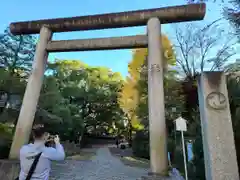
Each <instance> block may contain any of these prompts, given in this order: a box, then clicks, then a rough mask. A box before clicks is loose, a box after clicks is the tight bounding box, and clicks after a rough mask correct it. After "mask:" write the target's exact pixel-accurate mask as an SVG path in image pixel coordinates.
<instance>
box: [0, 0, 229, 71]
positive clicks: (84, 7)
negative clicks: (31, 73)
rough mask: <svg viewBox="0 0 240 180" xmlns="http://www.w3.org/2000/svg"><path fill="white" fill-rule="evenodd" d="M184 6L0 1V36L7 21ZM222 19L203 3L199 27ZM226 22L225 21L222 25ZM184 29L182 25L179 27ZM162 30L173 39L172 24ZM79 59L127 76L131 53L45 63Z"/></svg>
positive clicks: (57, 36) (177, 0) (141, 1)
mask: <svg viewBox="0 0 240 180" xmlns="http://www.w3.org/2000/svg"><path fill="white" fill-rule="evenodd" d="M182 4H186V1H184V0H121V1H113V0H41V1H32V0H3V1H2V2H1V11H0V33H2V32H3V31H4V29H5V28H6V27H8V26H9V24H10V23H11V22H15V21H27V20H39V19H50V18H59V17H72V16H81V15H92V14H102V13H111V12H122V11H130V10H139V9H149V8H159V7H164V6H173V5H182ZM221 16H222V5H221V6H220V5H219V4H218V3H210V2H208V3H207V13H206V16H205V19H204V20H203V21H201V22H200V23H201V24H207V23H210V22H212V21H214V20H216V19H218V18H219V17H221ZM226 23H227V22H226ZM180 25H181V26H182V25H183V26H184V23H181V24H180ZM162 31H163V33H164V34H166V35H167V36H168V37H169V38H170V40H171V38H172V37H173V25H170V24H167V25H163V27H162ZM145 33H146V27H133V28H119V29H108V30H95V31H81V32H67V33H54V35H53V40H66V39H87V38H97V37H116V36H127V35H137V34H145ZM54 59H69V60H70V59H71V60H81V61H83V62H85V63H87V64H89V65H93V66H107V67H109V68H110V69H112V71H114V72H121V74H122V75H123V76H126V75H127V66H128V62H129V61H131V59H132V50H111V51H88V52H68V53H51V54H50V55H49V60H50V61H52V60H54Z"/></svg>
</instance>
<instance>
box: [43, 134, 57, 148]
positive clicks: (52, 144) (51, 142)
mask: <svg viewBox="0 0 240 180" xmlns="http://www.w3.org/2000/svg"><path fill="white" fill-rule="evenodd" d="M54 138H55V135H49V137H48V139H47V141H46V142H45V146H46V147H55V142H54Z"/></svg>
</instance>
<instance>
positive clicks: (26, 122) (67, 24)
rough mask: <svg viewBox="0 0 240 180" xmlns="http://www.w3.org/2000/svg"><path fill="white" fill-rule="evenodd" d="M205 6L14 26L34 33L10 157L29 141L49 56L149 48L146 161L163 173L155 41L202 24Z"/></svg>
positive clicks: (164, 147)
mask: <svg viewBox="0 0 240 180" xmlns="http://www.w3.org/2000/svg"><path fill="white" fill-rule="evenodd" d="M205 11H206V6H205V4H204V3H201V4H190V5H183V6H173V7H164V8H157V9H147V10H139V11H129V12H121V13H111V14H101V15H91V16H80V17H71V18H59V19H46V20H38V21H27V22H14V23H11V25H10V30H11V33H12V34H14V35H23V34H38V33H40V37H39V42H38V44H37V48H36V53H35V57H34V62H33V66H32V73H31V75H30V77H29V80H28V84H27V87H26V91H25V95H24V98H23V103H22V107H21V111H20V114H19V118H18V122H17V127H16V131H15V134H14V138H13V143H12V146H11V150H10V155H9V158H10V159H16V158H18V154H19V149H20V148H21V146H22V145H24V144H25V143H27V142H28V139H29V135H30V131H31V128H32V124H33V119H34V115H35V112H36V107H37V103H38V99H39V94H40V90H41V87H42V81H43V77H44V72H45V66H46V63H47V59H48V53H49V52H67V51H91V50H112V49H129V48H146V47H148V67H149V68H150V70H149V71H148V95H149V102H148V103H149V127H150V157H151V158H150V162H151V172H152V173H153V174H160V175H164V176H165V175H167V172H168V160H167V134H166V123H165V108H164V89H163V52H162V44H161V40H160V38H159V37H160V36H161V24H166V23H175V22H185V21H195V20H202V19H203V18H204V16H205ZM146 24H147V35H139V36H128V37H112V38H95V39H86V40H81V39H80V40H64V41H52V40H51V38H52V34H53V33H54V32H69V31H81V30H97V29H109V28H122V27H133V26H144V25H146Z"/></svg>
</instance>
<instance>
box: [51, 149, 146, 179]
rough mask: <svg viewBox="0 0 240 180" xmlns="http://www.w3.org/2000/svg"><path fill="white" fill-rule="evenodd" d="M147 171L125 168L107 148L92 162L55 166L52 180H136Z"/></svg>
mask: <svg viewBox="0 0 240 180" xmlns="http://www.w3.org/2000/svg"><path fill="white" fill-rule="evenodd" d="M147 172H148V170H147V169H142V168H135V167H129V166H125V165H124V164H123V163H122V162H121V161H120V160H119V159H118V158H117V157H114V156H112V155H111V153H110V152H109V150H108V148H107V147H102V148H99V149H98V150H97V154H96V156H94V157H93V158H92V159H91V160H87V161H77V160H66V161H65V162H62V163H57V164H54V165H53V171H52V175H51V178H50V179H51V180H136V179H139V178H141V176H144V175H146V174H147Z"/></svg>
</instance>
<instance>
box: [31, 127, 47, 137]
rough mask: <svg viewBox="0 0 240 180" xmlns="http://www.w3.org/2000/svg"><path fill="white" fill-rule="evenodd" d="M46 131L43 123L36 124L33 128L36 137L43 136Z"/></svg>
mask: <svg viewBox="0 0 240 180" xmlns="http://www.w3.org/2000/svg"><path fill="white" fill-rule="evenodd" d="M45 132H46V130H45V128H44V126H43V125H36V126H35V127H33V129H32V134H33V138H36V139H38V138H41V137H42V136H43V135H44V133H45Z"/></svg>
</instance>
